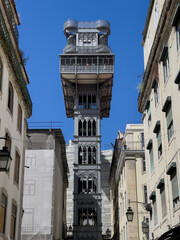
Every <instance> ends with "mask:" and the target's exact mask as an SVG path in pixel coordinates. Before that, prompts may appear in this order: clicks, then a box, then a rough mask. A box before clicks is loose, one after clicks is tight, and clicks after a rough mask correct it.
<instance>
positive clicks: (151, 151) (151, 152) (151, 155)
mask: <svg viewBox="0 0 180 240" xmlns="http://www.w3.org/2000/svg"><path fill="white" fill-rule="evenodd" d="M149 154H150V163H151V172H152V171H153V169H154V157H153V149H151V150H150V151H149Z"/></svg>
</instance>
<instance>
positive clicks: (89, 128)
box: [88, 120, 91, 136]
mask: <svg viewBox="0 0 180 240" xmlns="http://www.w3.org/2000/svg"><path fill="white" fill-rule="evenodd" d="M88 136H91V120H89V121H88Z"/></svg>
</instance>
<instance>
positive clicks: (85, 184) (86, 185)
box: [78, 177, 96, 194]
mask: <svg viewBox="0 0 180 240" xmlns="http://www.w3.org/2000/svg"><path fill="white" fill-rule="evenodd" d="M78 190H79V193H82V194H91V193H96V179H95V178H93V179H92V178H91V177H89V178H86V177H84V178H81V177H80V178H79V179H78Z"/></svg>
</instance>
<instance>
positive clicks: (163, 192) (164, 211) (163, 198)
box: [160, 185, 167, 217]
mask: <svg viewBox="0 0 180 240" xmlns="http://www.w3.org/2000/svg"><path fill="white" fill-rule="evenodd" d="M160 194H161V207H162V217H164V216H166V214H167V210H166V196H165V188H164V185H162V187H161V189H160Z"/></svg>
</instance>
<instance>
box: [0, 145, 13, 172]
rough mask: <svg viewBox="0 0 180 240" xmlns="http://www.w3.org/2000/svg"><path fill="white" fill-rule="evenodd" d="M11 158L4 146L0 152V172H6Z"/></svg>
mask: <svg viewBox="0 0 180 240" xmlns="http://www.w3.org/2000/svg"><path fill="white" fill-rule="evenodd" d="M11 161H12V158H11V156H10V152H9V150H8V148H7V147H6V146H4V147H3V148H2V150H0V171H3V172H7V171H8V170H9V167H10V163H11Z"/></svg>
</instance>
